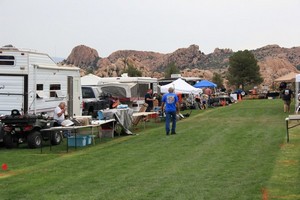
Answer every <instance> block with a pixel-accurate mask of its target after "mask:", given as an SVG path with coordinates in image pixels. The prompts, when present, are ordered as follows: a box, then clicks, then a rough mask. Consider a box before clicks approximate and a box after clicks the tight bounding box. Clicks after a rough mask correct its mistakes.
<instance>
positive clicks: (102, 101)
mask: <svg viewBox="0 0 300 200" xmlns="http://www.w3.org/2000/svg"><path fill="white" fill-rule="evenodd" d="M81 90H82V99H83V105H82V107H83V108H82V114H83V115H92V117H93V118H96V117H97V113H98V110H102V109H106V108H111V105H112V99H111V97H110V95H108V94H104V93H103V92H102V91H101V89H100V88H99V87H97V86H82V87H81Z"/></svg>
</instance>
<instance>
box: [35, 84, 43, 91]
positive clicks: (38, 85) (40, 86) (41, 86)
mask: <svg viewBox="0 0 300 200" xmlns="http://www.w3.org/2000/svg"><path fill="white" fill-rule="evenodd" d="M36 90H44V85H43V84H36Z"/></svg>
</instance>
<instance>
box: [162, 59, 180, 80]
mask: <svg viewBox="0 0 300 200" xmlns="http://www.w3.org/2000/svg"><path fill="white" fill-rule="evenodd" d="M179 73H180V70H179V69H178V67H177V66H176V64H175V63H174V62H171V63H170V64H168V66H167V68H166V70H165V78H171V74H179Z"/></svg>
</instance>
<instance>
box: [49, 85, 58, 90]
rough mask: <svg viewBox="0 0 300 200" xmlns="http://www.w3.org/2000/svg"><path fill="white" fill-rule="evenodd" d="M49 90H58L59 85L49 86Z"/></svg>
mask: <svg viewBox="0 0 300 200" xmlns="http://www.w3.org/2000/svg"><path fill="white" fill-rule="evenodd" d="M50 90H60V84H50Z"/></svg>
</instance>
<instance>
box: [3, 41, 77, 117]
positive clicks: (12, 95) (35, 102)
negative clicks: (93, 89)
mask: <svg viewBox="0 0 300 200" xmlns="http://www.w3.org/2000/svg"><path fill="white" fill-rule="evenodd" d="M62 101H64V102H66V105H67V111H68V114H69V116H74V115H81V112H82V111H81V102H82V94H81V83H80V74H79V68H76V67H60V66H58V65H57V64H56V63H55V62H54V61H53V60H52V59H51V58H50V57H49V55H47V54H44V53H38V52H34V51H30V50H21V49H17V48H14V47H12V46H4V47H2V48H0V102H1V103H0V115H9V114H10V113H11V110H13V109H17V110H19V111H20V113H23V114H39V113H42V112H43V113H47V114H49V116H52V115H53V111H54V109H55V107H56V106H57V105H58V104H59V103H60V102H62Z"/></svg>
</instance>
